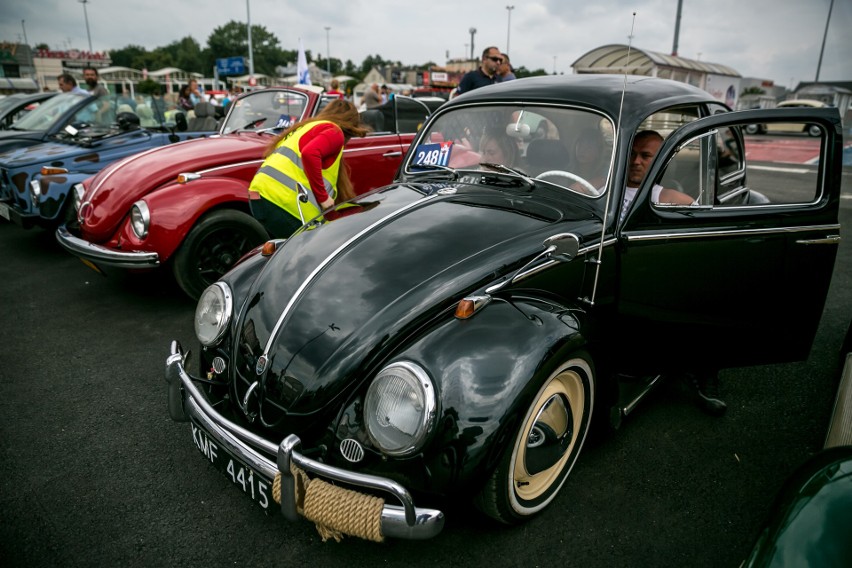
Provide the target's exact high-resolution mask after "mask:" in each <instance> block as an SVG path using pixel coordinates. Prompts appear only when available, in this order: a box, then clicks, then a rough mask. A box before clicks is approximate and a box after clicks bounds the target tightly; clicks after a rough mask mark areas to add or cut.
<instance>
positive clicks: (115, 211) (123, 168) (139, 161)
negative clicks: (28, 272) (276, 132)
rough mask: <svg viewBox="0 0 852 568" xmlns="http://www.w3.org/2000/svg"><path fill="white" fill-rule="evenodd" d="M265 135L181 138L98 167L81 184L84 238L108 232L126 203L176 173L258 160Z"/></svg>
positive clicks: (101, 236)
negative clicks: (84, 187)
mask: <svg viewBox="0 0 852 568" xmlns="http://www.w3.org/2000/svg"><path fill="white" fill-rule="evenodd" d="M269 140H270V138H269V136H264V135H259V134H254V133H240V134H229V135H227V136H221V137H211V138H200V139H193V140H186V141H183V142H178V143H176V144H171V145H169V146H165V147H157V148H154V149H151V150H148V151H146V152H141V153H139V154H135V155H133V156H130V157H128V158H125V159H124V160H122V161H120V162H116V163H114V164H112V165H111V166H108V167H106V168H104V169H102V170H101V171H100V172H99V173H98V174H97V175H96V176H95V177H93V178H92V179H91V180H90V182H89V183H88V185H87V191H86V194H85V196H84V199H83V200H84V202H89V203H90V204H91V213H90V215H89V216H88V217H87V219H86V226H85V227H84V228H83V229H84V232H85V235H86V238H87V239H89V240H92V241H95V242H97V241H100V240H104V239H107V238H109V236H110V235H111V234H112V233H113V231H114V230H115V228H116V227H117V226H118V223H119V222H120V221H121V219H123V218H124V216H125V215H127V212H128V211H129V210H130V207H131V205H133V203H135V202H136V201H138V200H139V199H141V198H143V197H144V196H145V195H147V194H149V193H151V192H152V191H155V190H157V189H159V188H160V187H162V186H163V185H165V184H168V183H172V182H174V181H175V179H176V178H177V176H178V174H180V173H184V172H199V171H202V170H205V169H209V168H213V167H217V166H222V165H226V164H234V163H239V162H244V161H247V160H259V159H260V158H262V156H263V151H264V149H265V148H266V145H267V143H268V142H269Z"/></svg>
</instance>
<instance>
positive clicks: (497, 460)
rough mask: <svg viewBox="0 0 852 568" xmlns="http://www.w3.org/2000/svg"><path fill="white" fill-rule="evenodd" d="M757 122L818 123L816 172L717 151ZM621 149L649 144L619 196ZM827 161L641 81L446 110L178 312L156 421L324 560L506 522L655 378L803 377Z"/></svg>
mask: <svg viewBox="0 0 852 568" xmlns="http://www.w3.org/2000/svg"><path fill="white" fill-rule="evenodd" d="M776 120H778V121H780V120H783V121H785V122H792V121H801V122H802V123H803V124H804V123H808V124H817V125H819V128H820V136H819V137H818V139H816V140H815V145H814V152H815V154H816V155H815V156H809V160H810V158H816V162H817V163H816V165H814V160H810V165H807V164H801V165H797V166H796V167H795V168H792V167H785V166H784V165H783V164H781V163H779V162H781V161H782V160H781V159H780V158H779V157H778V152H780V151H781V150H779V149H777V148H775V149H773V148H767V147H764V146H763V145H760V147H758V146H755V142H754V141H753V140H752V139H749V138H748V137H746V136H744V135H743V128H744V126H745V125H747V124H752V123H754V122H757V121H760V122H761V123H765V122H772V121H776ZM643 130H655V131H656V132H658V133H659V134H660V135H661V136H663V137H665V142H664V143H663V145H662V147H661V148H660V150H659V152H658V153H657V155H656V158H655V159H654V161H653V163H652V164H651V166H650V168H649V169H648V172H647V175H646V176H645V179H644V181H643V182H642V183H641V184H640V185H639V187H637V188H634V189H635V195H633V196H631V195H630V193H626V192H625V189H624V188H625V183H626V177H627V170H628V164H629V163H630V161H631V145H632V142H633V139H634V137H635V135H636V134H637V133H638V132H640V131H643ZM841 140H842V139H841V131H840V120H839V117H838V115H837V112H836V111H832V110H828V109H818V110H801V111H799V112H798V114H797V113H796V112H795V111H789V110H787V111H774V110H773V111H746V112H730V109H728V108H727V107H725V106H724V105H723V104H721V103H719V102H717V101H716V100H714V99H713V98H712V97H710V96H709V95H708V94H707V93H705V92H704V91H702V90H699V89H697V88H694V87H691V86H688V85H684V84H681V83H676V82H671V81H667V80H660V79H654V78H648V77H628V78H625V77H622V76H607V75H586V76H570V77H547V78H530V79H521V80H517V81H511V82H507V83H503V84H499V85H495V86H493V87H485V88H481V89H478V90H475V91H472V92H470V93H468V94H465V95H462V96H460V97H457V98H455V99H453V100H452V101H450V102H449V103H447V104H446V105H444V106H443V107H441V108H440V109H439V110H438V111H436V113H435V114H434V115H432V117H431V118H430V120H429V121H428V122H427V123H426V124H425V125H424V126H423V128H422V129H421V131H420V133H419V135H418V137H417V138H416V139H415V141H414V143H412V145H411V148H410V149H409V152H408V154H407V156H406V159H405V160H404V162H403V164H402V166H401V168H400V171H399V173H398V175H397V179H396V182H395V183H394V184H393V185H390V186H387V187H384V188H381V189H378V190H375V191H373V192H371V193H368V194H365V195H363V196H361V197H359V198H357V199H356V200H354V201H353V202H352V203H348V204H346V207H345V208H339V209H338V210H337V211H333V212H327V213H326V214H325V216H324V217H320V218H316V219H313V220H308V221H307V222H306V224H305V225H304V226H303V227H302V229H301V230H300V231H298V232H297V234H295V235H294V236H292V237H291V238H290V239H288V240H286V241H272V242H269V243H267V244H266V245H264V247H263V248H262V249H257V250H255V251H254V253H253V254H250V255H249V256H248V257H247V258H244V259H243V261H242V262H241V263H239V264H238V265H237V267H236V268H234V269H233V270H232V271H231V272H229V273H228V274H226V275H225V276H224V277H223V278H222V279H221V280H220V281H218V282H216V283H215V284H213V285H212V286H210V287H209V288H208V289H207V290H206V291H205V292H204V293H203V294H202V297H201V299H200V301H199V303H198V307H197V310H196V319H195V329H196V333H197V336H198V340H199V341H200V343H201V351H200V357H199V359H200V364H199V367H198V369H197V371H196V372H191V371H190V370H189V367H188V365H189V363H188V357H187V355H188V354H187V352H185V351H184V350H183V348H182V347H181V346H180V345H179V344H178V343H177V342H173V343H172V346H171V353H170V355H169V357H168V359H167V362H166V379H167V383H168V406H169V411H170V415H171V417H172V418H173V419H174V420H176V421H190V422H191V425H192V427H191V431H192V440H193V443H194V444H195V445H196V446H197V447H198V448H199V450H200V451H201V452H202V453H203V454H204V455H205V457H206V459H208V460H210V461H211V462H212V463H213V465H214V466H216V467H217V468H218V469H220V470H221V471H223V472H224V473H225V475H226V476H227V477H228V478H229V479H230V480H231V481H232V482H233V483H234V484H236V485H237V486H238V487H239V488H240V489H241V490H243V491H244V492H245V493H246V494H247V495H248V496H249V497H250V498H252V499H253V500H255V501H256V502H257V503H258V504H259V505H260V506H261V507H262V508H264V509H266V510H271V509H280V510H281V511H283V513H284V515H285V517H286V518H288V519H297V518H300V517H301V516H304V517H306V518H308V519H310V520H312V521H313V522H315V523H317V525H318V528H320V532H321V534H323V536H324V537H327V536H335V537H338V536H340V535H341V534H352V535H357V536H359V537H363V538H369V539H375V540H381V539H383V538H386V537H395V538H429V537H432V536H434V535H435V534H437V533H438V532H439V531H440V530H441V528H442V526H443V518H444V515H443V512H442V510H441V508H440V504H441V503H446V500H447V499H453V498H464V499H469V500H470V501H472V502H473V503H474V504H475V505H476V506H477V507H478V508H479V509H480V510H482V511H483V512H484V513H485V514H487V515H488V516H490V517H493V518H495V519H497V520H499V521H502V522H505V523H517V522H521V521H524V520H526V519H528V518H530V517H532V516H533V515H536V514H538V513H540V512H541V511H542V510H543V509H545V508H546V507H547V506H548V505H550V504H551V503H553V502H554V499H556V497H557V495H558V493H559V491H560V489H561V488H562V486H563V485H564V484H565V483H566V482H567V481H568V478H569V474H570V472H571V470H572V468H573V467H574V466H575V463H576V462H577V459H578V457H579V456H580V453H581V450H582V448H583V444H584V442H585V440H586V438H587V436H588V434H589V431H590V428H591V426H592V423H593V421H592V419H593V417H601V418H602V420H601V423H603V424H604V425H606V424H614V425H618V424H619V423H620V422H621V421H622V420H623V419H624V417H625V416H627V415H628V414H629V413H630V412H631V411H632V410H633V409H634V408H635V406H636V403H637V402H638V401H639V400H640V399H641V398H642V396H644V394H645V393H647V392H649V391H650V389H651V387H652V386H653V384H654V382H655V381H656V380H658V378H659V376H660V375H661V374H662V373H668V372H673V371H683V370H688V369H691V368H694V367H696V366H708V365H713V366H717V367H720V368H721V367H726V366H737V365H745V364H756V363H767V362H770V361H776V362H777V361H789V360H795V359H800V358H805V357H807V354H808V352H809V350H810V346H811V342H812V340H813V337H814V334H815V330H816V327H817V324H818V321H819V317H820V314H821V312H822V307H823V304H824V301H825V296H826V291H827V288H828V284H829V280H830V277H831V272H832V267H833V264H834V258H835V254H836V252H837V246H838V241H839V226H838V202H839V193H840V172H841V163H840V158H841V150H842V143H841ZM497 146H499V148H497ZM586 146H589V147H593V148H592V149H593V150H595V151H594V152H593V151H589V148H586ZM498 150H499V151H498ZM784 159H785V160H786V159H788V158H787V157H785V158H784ZM658 186H664V187H665V188H671V189H678V190H679V191H681V192H683V193H686V194H688V195H689V196H691V198H692V202H691V203H689V204H675V203H667V202H665V201H664V200H663V201H661V200H660V199H658V198H656V196H657V195H662V194H661V193H660V191H659V190H658V189H657V187H658ZM639 377H641V378H639ZM189 440H190V437H189V435H187V443H189Z"/></svg>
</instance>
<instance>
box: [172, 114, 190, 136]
mask: <svg viewBox="0 0 852 568" xmlns="http://www.w3.org/2000/svg"><path fill="white" fill-rule="evenodd" d="M175 126H176V127H177V130H178V132H186V130H187V128H189V126H188V124H187V122H186V115H185V114H184V113H182V112H176V113H175Z"/></svg>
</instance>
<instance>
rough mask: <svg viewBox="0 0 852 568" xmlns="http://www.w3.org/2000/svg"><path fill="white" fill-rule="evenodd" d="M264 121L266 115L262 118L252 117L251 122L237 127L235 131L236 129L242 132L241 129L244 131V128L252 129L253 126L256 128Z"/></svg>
mask: <svg viewBox="0 0 852 568" xmlns="http://www.w3.org/2000/svg"><path fill="white" fill-rule="evenodd" d="M264 122H266V117H264V118H256V119H254V120H253V121H251V122H249V123H248V124H246V125H245V126H243V127H242V128H238V129H237V130H236V131H237V132H243V131H245V130H254V129H255V128H257V127H258V126H260V125H261V124H263V123H264Z"/></svg>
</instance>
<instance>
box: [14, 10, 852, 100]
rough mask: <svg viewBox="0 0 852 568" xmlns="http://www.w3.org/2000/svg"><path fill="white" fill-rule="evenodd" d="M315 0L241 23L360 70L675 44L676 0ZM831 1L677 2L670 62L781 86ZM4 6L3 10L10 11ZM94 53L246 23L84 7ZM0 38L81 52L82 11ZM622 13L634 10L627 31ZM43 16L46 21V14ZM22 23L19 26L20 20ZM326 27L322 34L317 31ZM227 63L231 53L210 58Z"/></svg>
mask: <svg viewBox="0 0 852 568" xmlns="http://www.w3.org/2000/svg"><path fill="white" fill-rule="evenodd" d="M511 1H512V0H509V2H505V3H497V2H494V1H492V0H468V1H466V2H461V1H459V0H452V1H450V0H433V1H431V2H429V3H427V4H423V3H419V4H417V3H415V4H411V3H408V4H406V3H400V2H397V1H391V0H370V1H369V2H368V1H367V0H350V1H348V2H336V1H332V0H314V1H310V0H309V1H307V2H302V3H299V4H298V6H297V5H296V4H294V3H287V2H281V1H280V0H250V10H251V22H252V24H253V25H261V26H264V27H265V28H266V29H267V30H268V31H270V32H271V33H273V34H275V35H276V37H278V39H279V41H280V42H281V46H282V47H283V48H284V49H292V50H295V49H296V47H297V45H298V38H299V37H302V39H303V41H304V43H305V48H306V49H307V50H309V51H310V52H311V53H313V54H325V52H326V51H327V45H328V44H330V49H331V56H332V57H335V58H338V59H341V60H343V61H346V60H352V61H353V62H354V63H356V64H360V63H361V62H362V61H363V60H364V58H366V57H367V56H369V55H380V56H382V57H383V58H385V59H389V60H392V61H401V62H402V63H404V64H411V65H420V64H423V63H426V62H428V61H433V62H436V63H439V64H441V63H443V62H445V60H446V57H447V54H449V57H450V58H459V57H465V56H468V55H469V54H470V43H471V37H470V32H469V29H470V28H471V27H474V28H476V30H477V31H476V33H475V35H474V40H473V43H474V51H475V52H476V53H477V54H478V53H479V52H481V50H482V49H483V48H484V47H486V46H488V45H496V46H498V47H500V48H501V49H505V46H506V42H507V40H508V41H509V46H510V47H509V49H510V51H511V53H510V55H511V57H512V62H513V64H515V65H516V66H521V65H522V66H524V67H526V68H528V69H545V70H547V71H553V70H554V68H555V69H556V71H557V72H560V73H571V72H572V70H571V67H570V65H571V63H573V62H574V61H576V60H577V59H578V58H579V57H580V56H582V55H583V54H584V53H586V52H588V51H591V50H592V49H595V48H596V47H600V46H602V45H607V44H611V43H620V44H626V43H627V42H628V36H630V35H631V27H632V28H633V33H632V35H633V45H634V46H636V47H637V48H640V49H646V50H651V51H658V52H662V53H670V52H671V51H672V48H673V45H674V33H675V20H676V10H677V0H634V1H633V2H632V3H631V4H629V5H626V4H625V3H624V2H623V0H598V1H596V2H588V1H587V0H567V1H566V0H539V1H537V2H523V3H522V2H515V4H514V6H515V8H514V9H513V10H512V11H511V29H509V11H508V10H506V5H508V4H509V3H510V2H511ZM829 2H830V0H810V1H809V2H802V1H801V0H774V1H772V0H749V1H747V2H746V1H743V0H714V1H709V0H702V1H698V0H684V1H683V8H682V15H681V21H680V33H679V38H678V54H679V55H681V56H683V57H687V58H691V59H701V60H702V61H709V62H713V63H721V64H724V65H727V66H729V67H732V68H733V69H736V70H737V71H738V72H739V73H740V74H742V75H743V76H747V77H760V78H766V79H772V80H774V81H775V82H776V83H778V84H782V85H786V86H790V83H791V82H792V81H796V82H798V81H803V80H804V81H812V80H813V79H814V77H815V74H816V67H817V64H818V60H819V54H820V49H821V45H822V40H823V33H824V31H825V23H826V18H827V16H828V7H829ZM10 4H11V3H10ZM86 10H87V12H88V17H89V27H90V32H91V37H92V46H93V48H94V49H95V50H96V51H101V50H107V49H118V48H122V47H126V46H127V45H141V46H143V47H145V48H148V49H153V48H155V47H159V46H164V45H167V44H169V43H172V42H175V41H178V40H180V39H182V38H184V37H186V36H191V37H193V38H195V39H196V41H198V43H199V44H201V45H202V46H203V45H205V44H206V43H207V39H208V37H209V36H210V34H211V33H213V30H214V29H216V28H217V27H221V26H223V25H225V24H226V23H228V22H229V21H232V20H236V21H240V22H245V21H246V17H247V14H246V4H245V3H243V2H234V1H232V0H228V1H225V0H203V1H202V0H183V1H181V2H175V1H174V0H146V1H144V2H142V1H138V0H134V1H129V0H111V1H106V0H92V1H91V2H90V3H89V4H87V8H86ZM4 12H6V14H5V15H4V18H3V21H2V22H0V39H2V40H6V41H17V40H19V39H22V35H23V28H24V27H26V32H27V39H28V40H29V42H30V44H33V45H35V44H36V43H47V44H48V45H50V46H51V47H52V48H54V49H65V48H68V47H71V48H76V49H87V48H88V39H87V35H86V25H85V19H84V12H83V5H82V4H80V3H79V2H69V1H67V0H29V1H28V2H17V3H14V5H10V6H7V7H5V8H4ZM633 12H635V13H636V17H635V22H634V19H633ZM46 14H49V15H50V17H46V16H45V15H46ZM22 20H24V21H25V26H23V25H21V21H22ZM326 26H328V27H330V28H331V29H330V30H329V33H328V35H326V30H325V27H326ZM849 29H852V2H849V1H848V0H841V1H836V2H834V8H833V12H832V17H831V26H830V28H829V31H828V34H827V36H826V39H827V41H826V47H825V53H824V56H823V61H822V68H821V73H820V78H821V79H824V80H852V63H850V58H849V54H850V53H852V34H849V33H848V32H847V30H849ZM217 55H218V56H221V57H227V56H232V55H239V54H230V53H229V54H217Z"/></svg>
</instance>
